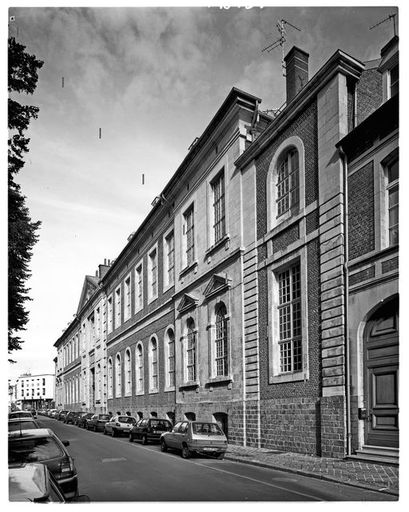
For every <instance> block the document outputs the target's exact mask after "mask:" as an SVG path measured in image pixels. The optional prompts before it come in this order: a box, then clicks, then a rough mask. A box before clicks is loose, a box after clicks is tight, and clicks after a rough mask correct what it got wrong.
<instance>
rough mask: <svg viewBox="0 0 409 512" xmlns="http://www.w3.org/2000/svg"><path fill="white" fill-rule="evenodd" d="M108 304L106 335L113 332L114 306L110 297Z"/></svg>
mask: <svg viewBox="0 0 409 512" xmlns="http://www.w3.org/2000/svg"><path fill="white" fill-rule="evenodd" d="M107 304H108V334H109V333H111V332H112V331H113V328H114V304H113V298H112V295H110V296H109V297H108V299H107Z"/></svg>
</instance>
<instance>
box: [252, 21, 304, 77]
mask: <svg viewBox="0 0 409 512" xmlns="http://www.w3.org/2000/svg"><path fill="white" fill-rule="evenodd" d="M285 25H290V27H292V28H295V30H298V32H301V29H300V28H298V27H296V26H295V25H293V24H292V23H290V22H289V21H287V20H284V19H281V20H280V21H277V24H276V27H277V30H278V32H279V33H280V37H279V38H278V39H277V40H276V41H274V43H271V44H269V45H268V46H266V47H265V48H263V49H262V50H261V51H262V52H269V53H270V52H271V51H272V50H274V49H275V48H277V47H278V46H281V50H282V58H281V67H282V68H283V76H285V60H284V56H285V49H284V43H285V42H286V40H287V39H286V35H287V32H286V30H285Z"/></svg>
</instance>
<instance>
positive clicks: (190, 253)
mask: <svg viewBox="0 0 409 512" xmlns="http://www.w3.org/2000/svg"><path fill="white" fill-rule="evenodd" d="M183 217H184V221H185V223H184V226H183V228H184V237H185V248H186V249H185V250H186V266H189V265H191V264H192V263H193V262H194V260H195V225H194V212H193V205H192V206H191V207H190V208H189V209H188V210H187V212H186V213H185V214H184V216H183Z"/></svg>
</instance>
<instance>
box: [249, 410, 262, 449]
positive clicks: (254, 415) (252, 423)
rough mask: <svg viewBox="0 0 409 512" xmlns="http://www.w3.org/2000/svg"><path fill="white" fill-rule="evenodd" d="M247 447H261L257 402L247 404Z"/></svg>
mask: <svg viewBox="0 0 409 512" xmlns="http://www.w3.org/2000/svg"><path fill="white" fill-rule="evenodd" d="M246 445H247V446H254V447H258V446H260V445H259V404H258V402H257V401H256V400H251V401H248V402H246Z"/></svg>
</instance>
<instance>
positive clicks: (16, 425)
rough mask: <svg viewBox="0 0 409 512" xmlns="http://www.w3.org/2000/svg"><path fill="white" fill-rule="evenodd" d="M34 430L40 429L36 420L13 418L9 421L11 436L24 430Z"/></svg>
mask: <svg viewBox="0 0 409 512" xmlns="http://www.w3.org/2000/svg"><path fill="white" fill-rule="evenodd" d="M32 428H40V425H39V424H38V422H37V420H35V419H34V418H31V419H30V418H12V419H11V420H9V434H10V432H21V431H22V430H31V429H32Z"/></svg>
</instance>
